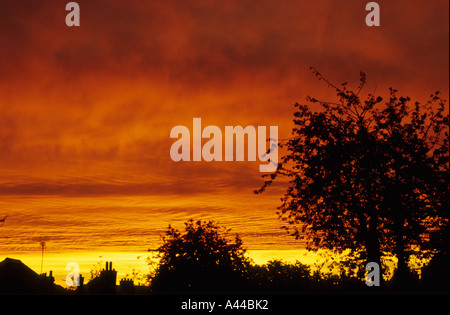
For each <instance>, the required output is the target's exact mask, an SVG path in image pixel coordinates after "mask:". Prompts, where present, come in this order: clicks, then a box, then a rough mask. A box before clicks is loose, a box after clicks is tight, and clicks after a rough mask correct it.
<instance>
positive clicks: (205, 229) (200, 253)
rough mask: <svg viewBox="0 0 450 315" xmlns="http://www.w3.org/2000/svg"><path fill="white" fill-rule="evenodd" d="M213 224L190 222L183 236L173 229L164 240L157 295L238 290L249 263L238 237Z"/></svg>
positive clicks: (156, 278)
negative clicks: (229, 234) (230, 235)
mask: <svg viewBox="0 0 450 315" xmlns="http://www.w3.org/2000/svg"><path fill="white" fill-rule="evenodd" d="M228 232H229V230H226V229H224V228H223V227H220V226H218V225H217V224H216V223H214V222H213V221H210V222H201V221H196V222H194V221H193V220H189V221H188V222H186V223H185V232H184V233H183V234H182V233H181V232H179V231H178V230H177V229H175V228H173V227H171V226H170V225H169V228H168V230H167V232H166V235H165V236H164V237H163V245H161V246H160V247H159V248H158V249H157V250H158V252H159V258H160V261H159V264H158V266H157V268H156V271H155V274H154V277H153V278H152V282H151V287H152V292H153V293H156V294H182V293H187V292H189V293H196V294H201V293H221V292H224V293H225V292H230V291H234V290H237V289H238V288H240V287H241V285H242V284H243V282H244V281H245V280H246V279H248V272H249V267H250V260H249V259H248V258H246V257H245V256H244V255H245V249H244V248H243V247H242V241H241V239H240V238H239V236H237V235H236V236H235V238H234V242H232V241H230V240H229V239H228Z"/></svg>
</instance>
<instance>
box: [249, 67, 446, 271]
mask: <svg viewBox="0 0 450 315" xmlns="http://www.w3.org/2000/svg"><path fill="white" fill-rule="evenodd" d="M312 69H313V71H314V73H315V74H316V76H318V77H319V79H320V80H324V81H325V82H326V83H327V84H328V86H329V87H331V88H333V89H334V90H335V91H336V94H337V97H338V98H337V101H336V102H326V101H321V100H319V99H317V98H311V97H308V101H310V102H311V103H312V104H313V105H321V109H320V110H312V109H311V108H310V106H308V105H301V104H295V106H296V108H297V111H296V112H295V114H294V117H295V118H294V124H295V127H294V128H293V131H292V134H293V137H292V138H290V139H286V140H285V142H282V143H281V144H280V145H281V146H285V147H286V148H287V154H286V155H285V156H284V157H282V159H281V163H280V164H279V167H278V169H277V171H276V172H274V173H272V174H269V175H265V176H268V177H269V178H268V180H266V182H265V184H264V185H263V186H262V188H261V189H260V190H258V191H257V192H263V191H264V190H265V188H266V187H267V186H268V185H270V184H271V183H272V182H273V181H274V180H276V179H277V177H287V178H289V179H290V182H289V183H290V185H289V187H288V189H287V192H286V194H285V196H284V197H283V198H282V204H281V206H280V207H279V210H280V211H279V212H278V213H279V216H280V218H281V219H282V220H284V221H286V222H287V223H288V224H287V225H286V226H284V228H286V229H287V230H288V231H289V232H290V233H291V234H293V235H294V236H296V237H297V238H305V239H306V241H307V247H308V249H311V250H316V249H319V248H329V249H338V250H345V249H351V250H361V249H363V250H364V251H365V253H366V254H367V260H368V261H374V262H378V263H380V258H381V256H382V252H389V253H393V254H395V255H396V257H397V258H398V264H397V271H398V273H399V274H403V273H405V271H406V270H407V269H408V268H407V262H408V259H409V255H410V251H411V250H413V249H428V250H437V249H438V244H439V243H440V242H442V238H445V237H446V238H448V234H447V235H445V234H444V233H442V231H443V230H444V228H445V226H447V225H448V211H449V210H448V191H449V183H448V175H449V172H448V161H449V160H448V126H449V118H448V114H447V115H446V116H445V115H444V113H445V110H446V109H445V107H446V106H445V103H446V102H445V101H444V100H443V99H442V98H441V97H440V95H439V92H436V93H434V94H433V95H431V99H430V100H429V101H428V102H427V103H426V104H420V103H418V102H416V103H415V104H413V105H412V106H411V105H410V104H409V103H410V99H409V98H408V97H398V96H397V91H396V90H394V89H391V90H390V97H389V99H388V100H387V102H386V103H385V104H384V105H382V98H381V97H376V96H375V95H373V94H368V97H367V98H366V99H365V100H363V99H361V97H360V93H361V91H362V89H363V87H364V86H365V84H366V77H365V75H364V74H363V73H361V78H360V85H359V87H358V89H357V91H356V92H354V91H352V90H349V89H348V88H347V84H346V83H344V84H342V87H337V86H335V85H333V84H332V83H330V82H329V81H328V80H326V78H324V77H323V76H322V75H321V74H320V73H319V72H317V71H316V70H315V69H314V68H312ZM434 240H437V241H434ZM380 266H381V264H380Z"/></svg>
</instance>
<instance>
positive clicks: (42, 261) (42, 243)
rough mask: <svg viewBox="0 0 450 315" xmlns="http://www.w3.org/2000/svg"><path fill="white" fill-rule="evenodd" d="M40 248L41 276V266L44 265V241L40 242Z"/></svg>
mask: <svg viewBox="0 0 450 315" xmlns="http://www.w3.org/2000/svg"><path fill="white" fill-rule="evenodd" d="M40 244H41V247H42V258H41V274H42V265H43V264H44V247H45V241H41V243H40Z"/></svg>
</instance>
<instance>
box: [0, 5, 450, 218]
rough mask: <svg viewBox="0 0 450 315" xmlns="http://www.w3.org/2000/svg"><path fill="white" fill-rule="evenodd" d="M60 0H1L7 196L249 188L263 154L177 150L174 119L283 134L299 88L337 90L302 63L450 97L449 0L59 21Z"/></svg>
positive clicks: (177, 10) (217, 192)
mask: <svg viewBox="0 0 450 315" xmlns="http://www.w3.org/2000/svg"><path fill="white" fill-rule="evenodd" d="M67 2H68V1H56V0H46V1H24V0H2V1H1V3H0V113H1V114H0V172H1V176H0V195H2V197H1V198H3V200H8V198H13V197H14V198H15V197H21V196H38V197H42V198H43V200H45V198H46V196H49V195H52V196H64V197H85V196H90V197H99V198H100V197H110V196H135V195H136V196H142V195H144V196H172V197H174V198H178V197H180V196H182V197H191V196H197V195H208V196H217V199H216V202H219V203H220V200H223V202H224V203H229V202H230V200H232V201H233V202H238V201H236V200H242V199H246V198H247V195H246V194H249V196H250V195H251V193H252V191H253V190H254V189H255V188H259V186H260V185H261V183H262V180H261V177H260V176H261V174H260V173H259V172H258V163H248V162H239V163H238V162H232V163H230V162H227V163H225V162H217V163H209V164H208V163H206V162H197V163H194V162H189V163H175V162H173V161H172V160H171V159H170V155H169V150H170V146H171V144H172V143H173V141H174V140H173V139H170V138H169V134H170V130H171V128H172V127H174V126H176V125H186V126H188V127H189V128H191V125H192V118H193V117H201V118H202V123H203V124H204V126H206V125H217V126H219V127H221V128H223V127H224V126H225V125H232V126H235V125H242V126H246V125H249V124H252V125H255V126H256V125H261V126H269V125H278V126H279V128H280V129H279V136H280V138H287V137H289V135H290V130H291V128H292V124H291V123H292V118H293V116H292V113H293V110H294V108H293V106H292V105H293V104H294V103H295V102H304V101H305V98H306V96H308V95H311V96H316V97H320V98H323V99H327V98H328V99H329V98H330V97H332V96H333V93H332V91H331V90H329V89H328V88H327V87H326V85H325V84H324V83H323V82H320V81H318V80H316V79H315V77H314V75H313V74H312V73H311V71H310V70H309V67H310V66H315V67H316V68H317V69H319V70H320V71H321V72H322V73H323V74H324V75H325V76H326V77H327V78H328V79H329V80H331V81H333V82H336V83H337V84H339V83H341V82H343V81H348V82H349V83H350V84H353V86H356V85H357V83H358V79H359V71H364V72H365V73H366V74H367V76H368V86H367V92H372V91H373V89H374V88H376V89H377V92H378V93H380V94H382V95H386V94H387V89H388V88H389V87H391V86H392V87H395V88H397V89H398V90H399V91H400V94H404V95H409V96H411V97H413V99H414V100H419V101H424V100H426V99H427V97H428V95H429V94H430V93H432V92H434V91H435V90H440V91H442V92H443V94H444V98H446V99H448V84H449V80H448V67H449V64H448V62H449V60H448V56H449V40H448V35H449V34H448V33H449V17H448V11H449V8H448V6H449V3H448V1H447V0H433V1H424V0H420V1H419V0H401V1H400V0H398V1H378V3H379V4H380V6H381V27H378V28H369V27H367V26H366V25H365V22H364V21H365V16H366V13H367V12H366V11H365V5H366V3H367V2H368V1H367V0H366V1H362V0H352V1H332V0H320V1H301V0H287V1H274V0H270V1H269V0H258V1H241V0H239V1H238V0H226V1H225V0H193V1H181V0H180V1H115V0H108V1H106V0H105V1H99V0H95V1H91V0H89V1H88V0H79V1H77V2H78V3H79V4H80V7H81V27H79V28H69V27H67V26H66V25H65V15H66V13H67V12H66V11H65V10H64V9H65V4H66V3H67ZM269 193H270V192H269ZM273 193H274V194H276V193H278V195H277V198H278V197H281V195H280V191H277V192H276V193H275V192H273ZM248 198H250V197H248ZM251 198H254V197H253V196H252V197H251ZM261 198H262V199H261V200H267V199H264V198H265V197H261ZM277 198H274V199H271V200H274V202H273V209H274V210H273V212H275V210H276V209H275V208H276V206H278V201H277V200H278V199H277ZM264 202H266V201H264ZM4 211H6V210H4ZM4 211H2V209H0V216H1V215H3V212H4Z"/></svg>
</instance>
